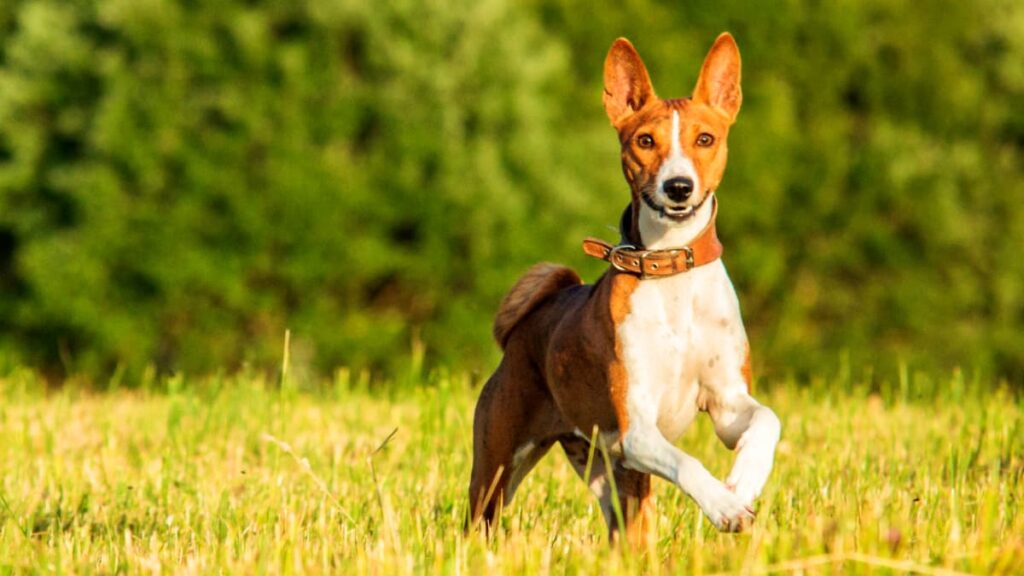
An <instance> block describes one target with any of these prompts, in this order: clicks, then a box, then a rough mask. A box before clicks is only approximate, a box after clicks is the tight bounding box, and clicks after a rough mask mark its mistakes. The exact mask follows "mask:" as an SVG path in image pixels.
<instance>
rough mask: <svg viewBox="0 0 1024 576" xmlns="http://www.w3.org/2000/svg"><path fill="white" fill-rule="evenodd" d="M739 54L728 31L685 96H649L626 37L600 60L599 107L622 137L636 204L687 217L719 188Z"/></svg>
mask: <svg viewBox="0 0 1024 576" xmlns="http://www.w3.org/2000/svg"><path fill="white" fill-rule="evenodd" d="M741 101H742V94H741V92H740V53H739V49H738V48H737V47H736V42H735V41H734V40H733V38H732V36H730V35H729V34H728V33H726V34H722V35H721V36H719V37H718V39H717V40H716V41H715V44H714V46H712V47H711V50H710V51H709V52H708V55H707V57H706V58H705V60H704V66H703V67H702V68H701V72H700V78H699V79H698V80H697V87H696V88H695V89H694V91H693V96H692V97H690V98H679V99H672V100H662V99H660V98H658V97H657V96H656V95H655V94H654V88H653V87H652V86H651V80H650V77H649V76H648V74H647V69H646V67H644V63H643V62H642V61H641V60H640V55H639V54H637V52H636V49H634V48H633V45H632V44H630V43H629V41H628V40H626V39H625V38H619V39H618V40H616V41H615V43H614V44H612V47H611V50H609V51H608V57H607V59H606V60H605V64H604V107H605V111H606V112H607V113H608V118H609V119H610V120H611V122H612V126H614V127H615V129H616V130H618V132H619V140H620V142H621V143H622V170H623V172H624V173H625V175H626V181H627V182H629V185H630V188H631V189H632V192H633V203H634V208H637V209H639V208H640V207H641V206H640V203H643V204H644V205H646V207H647V208H649V209H650V210H651V211H653V212H654V213H655V214H656V215H657V218H659V219H661V220H662V221H663V222H664V223H665V224H667V225H670V226H672V225H682V224H684V223H686V222H687V221H688V220H689V219H690V218H691V217H692V216H693V215H694V213H695V212H696V211H697V209H698V208H699V207H700V206H701V205H702V204H703V203H704V201H705V200H707V198H708V197H709V196H710V194H711V193H712V192H714V191H715V190H716V189H717V188H718V184H719V182H720V181H721V179H722V172H723V171H724V170H725V161H726V156H727V155H728V148H727V147H726V139H727V137H728V135H729V127H730V126H731V125H732V123H733V122H734V121H735V120H736V114H737V113H738V112H739V109H740V103H741Z"/></svg>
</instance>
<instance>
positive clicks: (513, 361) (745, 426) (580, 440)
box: [469, 33, 780, 545]
mask: <svg viewBox="0 0 1024 576" xmlns="http://www.w3.org/2000/svg"><path fill="white" fill-rule="evenodd" d="M741 100H742V96H741V92H740V54H739V49H738V48H737V46H736V42H735V41H734V40H733V38H732V36H731V35H729V34H728V33H725V34H722V35H721V36H719V37H718V39H717V40H716V41H715V43H714V45H713V46H712V47H711V50H710V51H709V52H708V55H707V57H706V59H705V61H704V65H703V67H702V68H701V71H700V77H699V78H698V80H697V86H696V88H695V89H694V91H693V95H692V96H691V97H690V98H678V99H669V100H663V99H660V98H658V97H657V96H655V93H654V88H653V87H652V86H651V80H650V77H649V76H648V73H647V69H646V68H645V66H644V64H643V62H642V61H641V60H640V56H639V54H637V52H636V50H635V49H634V48H633V45H632V44H630V43H629V41H628V40H626V39H624V38H620V39H618V40H616V41H615V43H614V44H612V47H611V49H610V51H609V52H608V57H607V59H606V60H605V64H604V107H605V111H606V112H607V113H608V118H609V119H610V120H611V123H612V126H614V127H615V129H616V130H617V131H618V134H619V141H620V143H621V147H622V169H623V172H624V173H625V176H626V181H627V182H628V183H629V186H630V190H631V192H632V200H631V202H630V204H629V205H628V206H627V208H626V210H625V213H624V214H623V216H622V219H621V224H620V226H621V233H622V240H621V242H620V243H619V244H618V245H615V246H612V245H610V244H608V243H605V242H602V241H600V240H594V239H587V240H585V241H584V251H585V252H586V253H588V254H590V255H592V256H596V257H598V258H602V259H604V260H607V261H608V262H609V264H610V266H609V269H608V270H607V271H606V272H605V273H604V275H602V276H601V278H600V279H599V280H598V281H597V282H596V283H595V284H593V285H585V284H583V283H582V281H581V280H580V278H579V276H578V275H577V274H576V273H575V272H573V271H572V270H570V269H568V268H565V267H562V266H557V265H554V264H538V265H536V266H534V267H533V268H532V269H530V270H529V271H528V272H527V273H526V274H525V275H524V276H523V277H522V278H520V279H519V281H518V282H517V283H516V284H515V286H514V287H513V288H512V290H511V291H510V292H509V293H508V295H507V296H506V297H505V299H504V301H503V302H502V303H501V307H500V309H499V311H498V314H497V318H496V319H495V322H494V336H495V338H496V339H497V341H498V343H499V345H500V346H501V347H502V348H503V350H504V356H503V358H502V360H501V363H500V365H499V366H498V368H497V370H496V371H495V372H494V374H493V375H492V376H491V377H490V379H489V380H488V381H487V383H486V385H485V386H484V388H483V390H482V391H481V393H480V398H479V400H478V403H477V406H476V414H475V418H474V422H473V471H472V478H471V480H470V487H469V498H470V515H469V522H470V524H471V525H476V524H477V523H479V522H480V521H481V520H483V521H484V522H485V523H486V524H487V526H490V525H491V523H492V522H494V520H495V517H496V515H497V514H498V513H499V510H500V508H501V507H502V506H504V505H507V504H508V502H509V501H510V500H511V499H512V495H513V494H515V491H516V488H517V487H518V485H519V483H520V482H521V481H522V480H523V477H524V476H525V475H526V474H527V473H528V472H529V471H530V469H531V468H533V466H534V465H535V464H536V463H537V461H538V460H540V458H541V457H542V456H543V455H544V454H545V453H546V452H547V451H548V449H549V448H551V446H552V445H554V444H556V443H557V444H560V445H561V446H562V448H563V449H564V451H565V454H566V455H567V456H568V458H569V461H570V462H571V464H572V466H573V467H574V468H575V470H576V472H577V473H579V475H580V476H581V477H584V479H585V480H586V481H587V482H588V484H589V488H590V490H591V491H592V492H593V493H594V495H595V496H597V498H598V500H599V502H600V507H601V511H602V513H603V515H604V518H605V521H606V523H607V525H608V529H609V535H610V539H611V540H612V541H615V540H616V539H618V538H619V537H620V535H619V530H620V524H621V528H624V529H625V531H626V534H625V536H626V538H627V539H628V541H629V542H630V543H632V544H634V545H639V544H642V543H644V542H647V543H648V544H649V543H650V542H651V540H650V539H651V538H652V537H653V531H652V523H653V520H654V516H653V509H652V506H653V504H652V502H651V499H650V493H651V485H650V480H651V475H652V474H653V475H655V476H660V477H661V478H664V479H666V480H669V481H670V482H673V483H674V484H676V485H677V486H678V487H679V488H681V489H682V490H683V492H685V493H686V494H688V495H689V496H690V497H691V498H692V499H693V500H694V501H695V502H696V503H697V505H698V506H700V508H701V510H702V511H703V512H704V514H705V515H706V516H707V517H708V519H709V520H710V521H711V522H712V523H713V524H714V525H715V526H716V527H718V528H719V529H720V530H723V531H738V530H741V529H742V528H743V527H745V526H746V525H747V524H748V523H749V522H750V521H752V520H753V518H754V509H753V502H754V499H755V498H756V497H757V496H758V495H759V494H760V492H761V489H762V487H763V486H764V484H765V482H766V480H767V479H768V475H769V473H770V472H771V469H772V464H773V460H774V455H775V446H776V444H777V443H778V440H779V433H780V424H779V419H778V418H777V417H776V416H775V414H774V413H773V412H772V411H771V410H770V409H768V408H767V407H765V406H762V405H761V404H759V403H758V402H757V401H756V400H755V399H754V398H753V397H752V396H751V373H750V348H749V346H748V343H747V336H746V332H745V330H744V328H743V323H742V320H741V318H740V308H739V301H738V299H737V297H736V293H735V291H734V289H733V286H732V283H731V281H730V280H729V276H728V275H727V273H726V271H725V266H724V265H723V264H722V261H721V259H720V255H721V253H722V245H721V243H720V242H719V240H718V237H717V235H716V233H715V218H716V215H717V209H718V201H717V199H716V190H717V189H718V185H719V182H721V180H722V172H723V171H724V169H725V163H726V155H727V149H726V140H727V137H728V135H729V128H730V127H731V126H732V124H733V122H734V121H735V119H736V114H737V112H738V111H739V108H740V102H741ZM698 412H707V414H708V415H709V416H710V417H711V420H712V422H713V423H714V428H715V432H716V433H717V435H718V437H719V438H720V439H721V441H722V442H723V443H724V444H725V445H726V446H727V447H728V448H729V449H735V450H736V457H735V462H734V465H733V467H732V470H731V472H730V473H729V475H728V477H727V478H726V479H725V481H724V482H722V481H720V480H718V479H717V478H715V476H713V475H712V474H711V473H710V472H708V470H707V469H705V467H704V466H703V465H702V464H701V463H700V462H699V461H698V460H697V459H695V458H694V457H692V456H690V455H688V454H687V453H686V452H684V451H683V450H681V449H680V448H678V447H677V446H676V445H675V444H674V442H675V441H676V440H678V439H679V438H680V436H681V435H682V434H683V432H684V431H685V430H686V429H687V427H688V426H689V425H690V423H691V422H692V421H693V420H694V418H695V417H696V415H697V413H698ZM595 441H596V442H600V443H602V445H603V446H604V447H605V448H606V450H605V451H604V452H603V453H604V454H608V456H609V457H608V458H607V459H604V458H602V457H601V454H602V452H598V453H597V454H598V457H596V458H595V457H594V450H593V447H592V446H591V443H592V442H595ZM606 461H607V462H610V463H611V465H610V468H611V469H608V468H609V467H607V466H606V465H605V462H606ZM588 467H589V470H588ZM588 472H589V475H587V473H588ZM585 475H587V476H585ZM613 487H614V491H613ZM615 498H618V503H617V505H616V503H615V502H614V501H613V499H615ZM616 508H617V509H618V510H617V511H616Z"/></svg>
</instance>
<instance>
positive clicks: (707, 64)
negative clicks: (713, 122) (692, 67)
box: [693, 32, 743, 124]
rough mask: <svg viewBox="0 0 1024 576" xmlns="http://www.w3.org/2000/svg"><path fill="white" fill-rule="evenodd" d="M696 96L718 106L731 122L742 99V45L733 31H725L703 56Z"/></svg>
mask: <svg viewBox="0 0 1024 576" xmlns="http://www.w3.org/2000/svg"><path fill="white" fill-rule="evenodd" d="M693 99H694V100H695V101H697V102H703V103H704V104H707V105H709V106H711V107H712V108H714V109H716V110H718V111H719V112H721V113H722V114H724V115H725V117H726V118H728V119H729V123H730V124H731V123H732V122H734V121H735V120H736V114H737V113H738V112H739V111H740V104H742V103H743V93H742V92H741V91H740V49H739V48H738V47H737V46H736V41H735V40H733V38H732V34H729V33H728V32H723V33H722V34H721V35H719V36H718V39H716V40H715V44H714V46H712V47H711V50H710V51H708V55H707V57H706V58H704V66H702V67H701V69H700V78H698V79H697V87H696V88H694V90H693Z"/></svg>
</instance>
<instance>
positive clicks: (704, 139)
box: [697, 132, 715, 148]
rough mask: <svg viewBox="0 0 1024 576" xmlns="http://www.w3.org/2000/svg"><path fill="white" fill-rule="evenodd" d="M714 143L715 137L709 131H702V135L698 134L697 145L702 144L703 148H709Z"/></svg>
mask: <svg viewBox="0 0 1024 576" xmlns="http://www.w3.org/2000/svg"><path fill="white" fill-rule="evenodd" d="M714 143H715V137H714V136H712V135H711V134H708V133H707V132H701V133H700V135H699V136H697V146H700V147H701V148H707V147H708V146H711V145H712V144H714Z"/></svg>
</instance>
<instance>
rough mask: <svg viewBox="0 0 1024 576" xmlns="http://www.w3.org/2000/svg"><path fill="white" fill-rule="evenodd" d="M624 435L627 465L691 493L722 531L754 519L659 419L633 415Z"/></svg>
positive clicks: (688, 493)
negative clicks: (672, 437)
mask: <svg viewBox="0 0 1024 576" xmlns="http://www.w3.org/2000/svg"><path fill="white" fill-rule="evenodd" d="M630 416H631V419H630V423H629V428H628V429H627V430H626V432H625V434H624V435H623V436H622V451H623V456H624V457H625V462H624V465H625V466H626V467H627V468H632V469H634V470H638V471H640V472H645V473H648V474H656V475H658V476H661V477H662V478H665V479H666V480H669V481H671V482H673V483H675V484H676V485H677V486H679V488H681V489H682V490H683V492H685V493H686V494H687V495H689V496H690V497H691V498H693V500H694V501H695V502H697V505H699V506H700V508H701V510H702V511H703V512H704V514H705V515H706V516H707V517H708V519H709V520H711V523H712V524H714V525H715V526H716V527H717V528H718V529H719V530H724V531H738V530H741V529H742V528H743V526H744V525H745V524H747V523H748V522H750V521H751V520H753V517H754V512H753V510H752V509H751V508H750V507H749V506H747V503H746V502H744V501H742V500H741V499H740V498H739V497H738V496H737V495H736V494H734V493H733V492H731V491H730V490H729V489H728V488H727V487H726V486H725V485H724V484H722V482H721V481H719V480H718V479H717V478H715V477H714V476H712V475H711V473H710V472H708V471H707V469H706V468H704V465H703V464H701V463H700V461H698V460H697V459H696V458H694V457H693V456H690V455H689V454H687V453H685V452H683V451H682V450H680V449H679V448H676V447H675V446H673V445H672V443H671V442H669V441H668V440H667V439H666V438H665V437H664V436H663V435H662V433H661V431H660V430H658V427H657V426H656V424H655V422H656V419H655V418H651V417H650V416H647V415H645V416H639V415H637V414H630Z"/></svg>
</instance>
